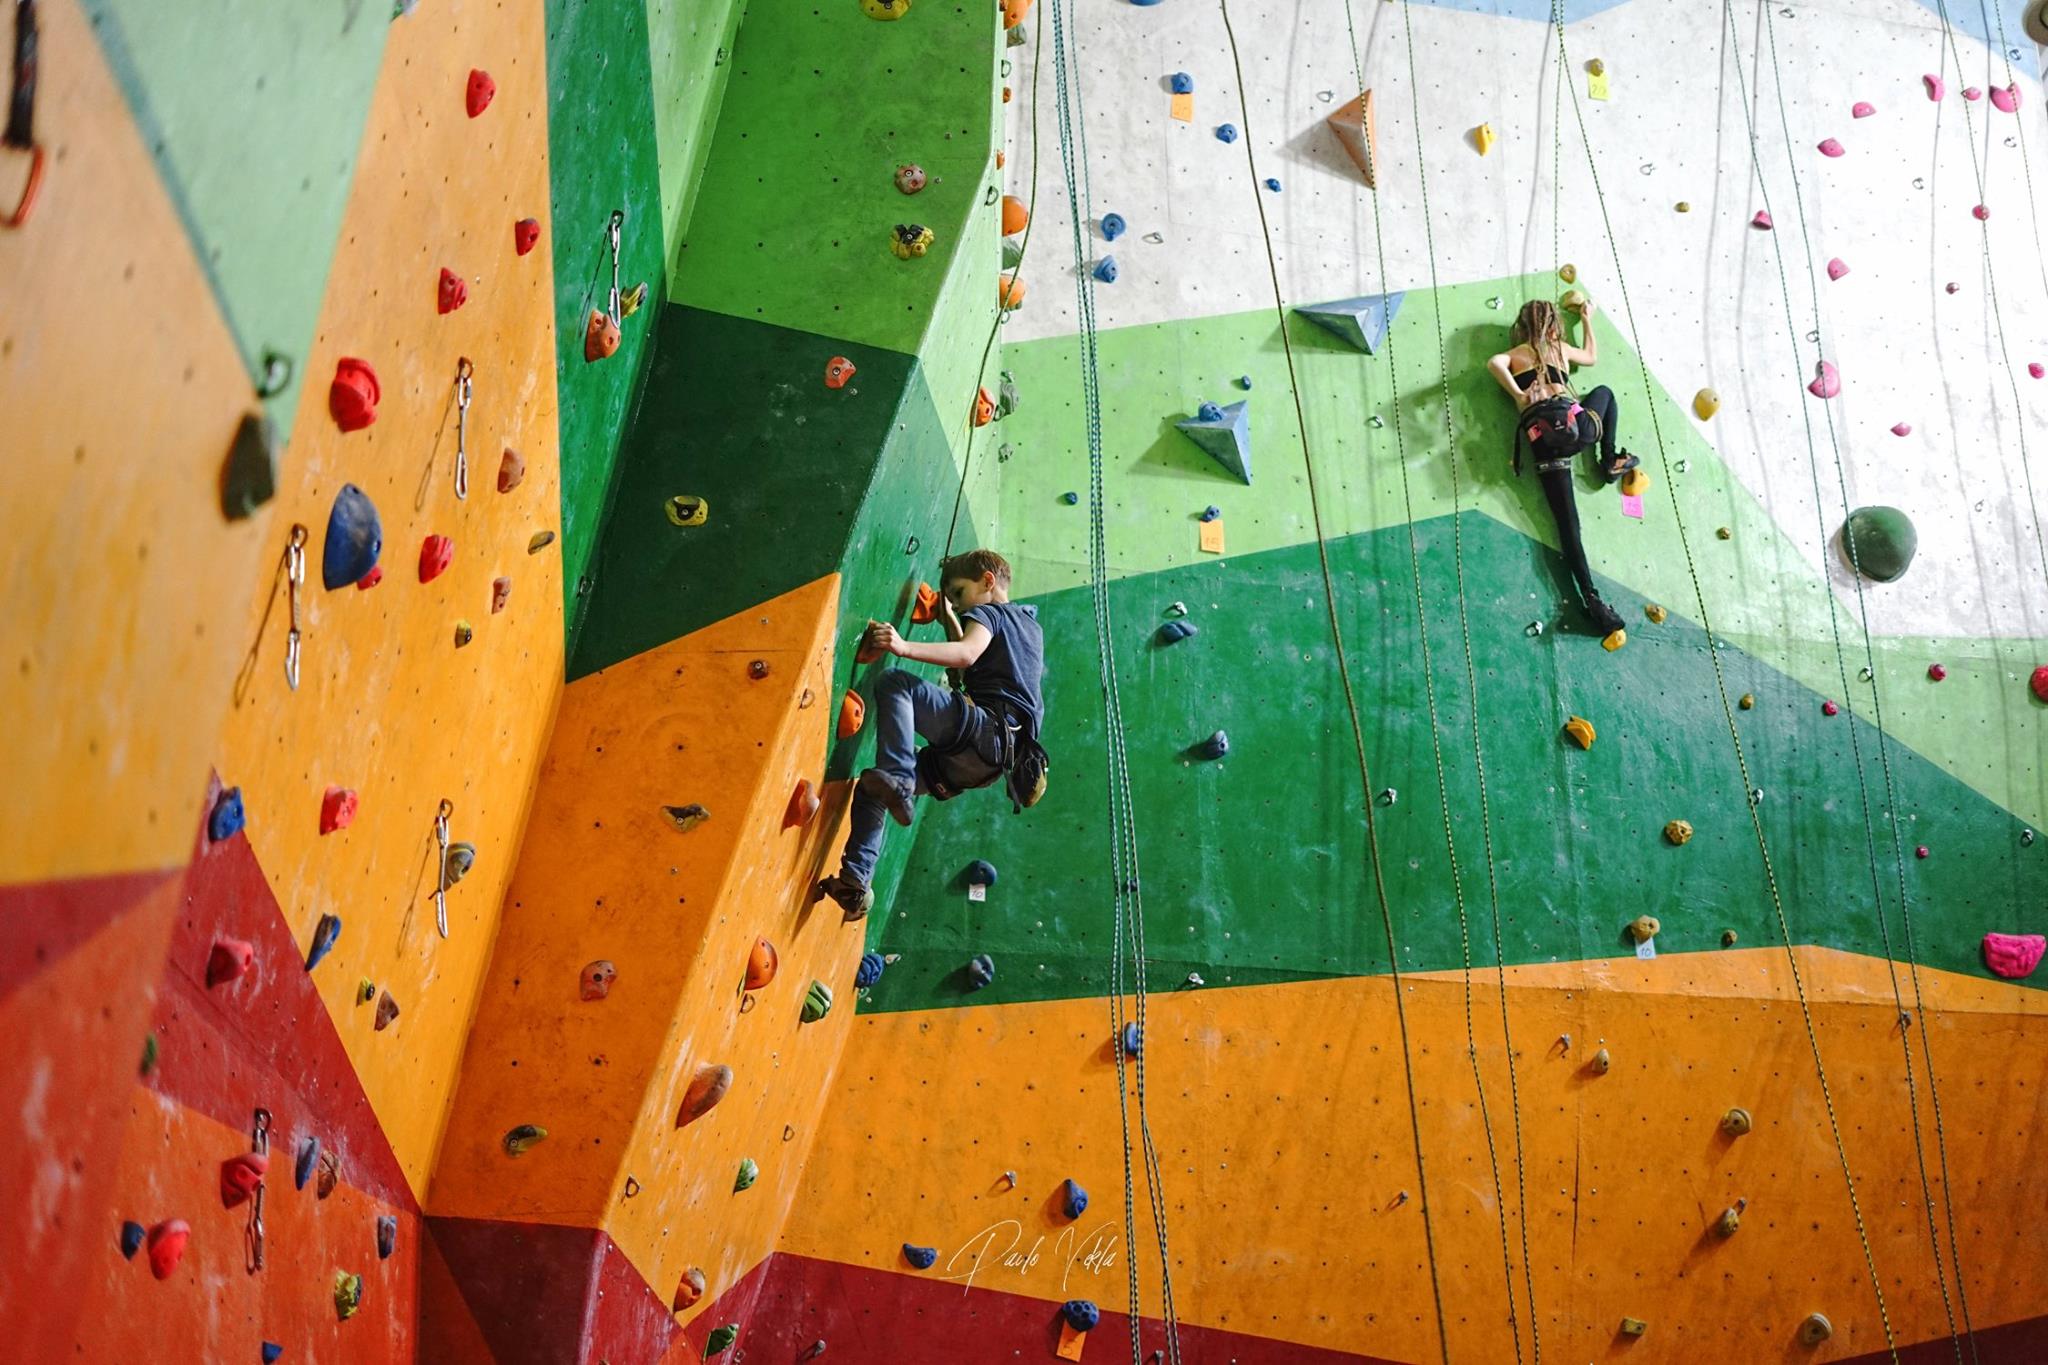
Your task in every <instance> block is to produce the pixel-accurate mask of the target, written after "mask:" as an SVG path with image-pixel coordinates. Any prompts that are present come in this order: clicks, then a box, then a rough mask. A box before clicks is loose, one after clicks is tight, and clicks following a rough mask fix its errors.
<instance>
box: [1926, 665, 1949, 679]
mask: <svg viewBox="0 0 2048 1365" xmlns="http://www.w3.org/2000/svg"><path fill="white" fill-rule="evenodd" d="M1927 676H1928V677H1929V678H1932V679H1933V680H1934V681H1935V682H1940V681H1941V680H1942V679H1943V678H1946V677H1947V676H1948V670H1947V669H1946V668H1943V667H1942V666H1941V665H1940V664H1929V665H1927Z"/></svg>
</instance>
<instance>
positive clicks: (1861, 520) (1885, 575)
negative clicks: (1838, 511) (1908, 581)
mask: <svg viewBox="0 0 2048 1365" xmlns="http://www.w3.org/2000/svg"><path fill="white" fill-rule="evenodd" d="M1852 540H1853V542H1854V549H1853V550H1852V549H1851V548H1850V546H1851V542H1852ZM1919 548H1920V533H1919V532H1918V531H1916V530H1914V529H1913V520H1912V518H1911V517H1908V516H1907V515H1906V514H1905V513H1904V512H1901V511H1900V510H1899V509H1898V508H1896V507H1859V508H1857V509H1856V510H1855V511H1853V512H1851V513H1850V514H1849V521H1848V524H1847V525H1845V526H1844V527H1843V528H1842V558H1843V559H1845V560H1847V561H1849V567H1851V568H1853V569H1860V570H1862V573H1863V576H1864V577H1865V578H1870V579H1875V580H1876V581H1877V582H1879V583H1896V582H1897V581H1898V580H1899V579H1901V578H1903V577H1905V576H1906V570H1907V568H1908V567H1910V566H1911V565H1912V563H1913V552H1914V551H1915V550H1917V549H1919Z"/></svg>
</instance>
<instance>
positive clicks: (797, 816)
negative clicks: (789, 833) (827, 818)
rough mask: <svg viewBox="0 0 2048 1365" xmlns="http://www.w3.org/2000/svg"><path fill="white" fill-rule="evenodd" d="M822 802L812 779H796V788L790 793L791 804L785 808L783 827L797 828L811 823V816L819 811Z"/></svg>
mask: <svg viewBox="0 0 2048 1365" xmlns="http://www.w3.org/2000/svg"><path fill="white" fill-rule="evenodd" d="M820 804H821V803H820V802H819V800H818V793H817V791H816V789H815V788H813V787H812V786H811V779H810V778H808V777H799V778H798V779H797V780H796V790H795V791H793V792H791V793H790V794H789V805H787V806H786V807H784V808H783V811H782V827H783V828H784V829H795V828H797V827H798V826H800V825H807V824H809V823H810V822H811V817H812V816H813V815H816V814H817V813H818V806H819V805H820Z"/></svg>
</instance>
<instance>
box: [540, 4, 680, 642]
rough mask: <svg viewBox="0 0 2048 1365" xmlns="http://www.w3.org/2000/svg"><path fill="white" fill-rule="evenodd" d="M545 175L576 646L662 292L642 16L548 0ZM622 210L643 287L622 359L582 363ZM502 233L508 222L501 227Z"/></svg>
mask: <svg viewBox="0 0 2048 1365" xmlns="http://www.w3.org/2000/svg"><path fill="white" fill-rule="evenodd" d="M547 14H548V170H549V175H548V179H549V188H550V190H551V192H552V196H553V201H554V208H553V215H552V222H553V227H552V229H551V230H552V232H553V235H554V260H555V329H556V336H555V392H556V401H557V403H558V404H559V406H560V411H561V418H560V432H561V441H562V590H563V593H564V596H565V598H566V600H565V602H564V604H563V605H564V613H563V614H564V617H565V619H566V620H567V621H568V623H569V627H568V629H569V640H570V647H571V649H572V650H573V648H574V646H575V640H576V636H577V633H578V631H579V629H580V623H579V620H578V616H579V612H578V606H579V603H578V600H577V598H578V591H577V589H578V583H579V581H580V580H581V578H582V577H583V575H584V574H585V572H586V571H587V567H588V565H589V562H590V557H591V552H592V550H593V548H594V547H595V545H596V543H597V536H598V530H599V527H600V526H601V524H602V523H603V520H604V506H605V495H606V490H607V488H608V487H609V485H610V482H611V474H612V460H613V455H614V452H615V451H616V450H617V448H618V444H619V438H620V433H621V432H622V431H623V430H624V429H625V424H626V416H627V409H628V406H629V404H630V402H631V400H632V396H633V391H634V386H635V383H636V381H637V379H638V377H639V373H640V365H641V360H642V352H643V350H644V348H645V346H646V344H647V337H648V332H649V330H650V329H651V328H652V327H653V325H654V323H655V321H656V319H657V318H658V317H659V315H660V309H659V308H658V307H656V306H655V305H656V303H657V302H658V301H659V300H660V299H662V298H663V297H664V296H665V294H666V286H667V281H666V280H665V279H664V277H663V273H662V270H663V266H662V263H663V261H664V259H665V256H666V251H665V248H664V245H663V229H662V222H661V181H660V176H659V172H658V168H657V164H656V159H655V157H656V153H655V141H654V106H653V102H652V100H651V98H650V93H649V92H650V77H649V72H648V58H647V11H646V9H645V7H644V6H642V5H640V4H637V3H626V2H624V0H548V10H547ZM620 208H622V209H624V210H625V211H626V222H625V227H624V229H623V232H622V234H621V238H620V252H619V285H620V287H621V288H622V289H631V288H632V287H633V286H634V285H635V284H637V283H639V282H641V281H643V280H644V281H645V282H646V284H647V287H648V291H649V298H648V305H647V306H646V307H645V308H642V309H641V310H640V311H639V312H638V313H636V314H635V315H634V316H632V317H630V318H627V319H626V320H625V325H624V326H623V328H622V329H621V331H622V332H623V339H622V340H621V342H620V345H619V349H618V353H617V354H616V355H613V356H612V357H611V358H610V359H608V360H601V361H597V362H595V363H589V362H586V361H585V360H584V359H583V328H584V321H585V319H587V318H588V317H589V316H590V310H591V309H593V308H603V307H604V306H605V304H606V300H607V297H608V295H609V293H610V290H611V282H612V273H611V249H610V247H609V245H608V244H607V242H606V240H605V225H606V223H607V222H608V221H609V220H610V218H611V214H612V210H613V209H620ZM505 230H506V231H507V232H510V231H511V230H512V225H511V223H510V222H507V223H506V225H505Z"/></svg>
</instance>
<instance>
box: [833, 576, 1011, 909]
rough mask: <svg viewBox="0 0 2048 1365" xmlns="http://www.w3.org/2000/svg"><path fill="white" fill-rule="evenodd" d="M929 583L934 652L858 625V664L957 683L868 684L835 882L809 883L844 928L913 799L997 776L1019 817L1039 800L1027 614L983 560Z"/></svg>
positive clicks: (887, 679) (906, 679)
mask: <svg viewBox="0 0 2048 1365" xmlns="http://www.w3.org/2000/svg"><path fill="white" fill-rule="evenodd" d="M939 580H940V583H941V585H942V586H941V593H940V596H939V600H938V602H937V603H936V604H935V607H934V615H935V617H936V619H937V620H938V622H939V624H940V625H941V626H943V627H944V628H945V632H946V639H945V642H944V643H943V644H941V643H932V644H922V643H919V642H918V641H915V640H906V639H904V638H903V637H902V636H901V635H898V634H897V633H896V628H895V627H894V626H891V625H890V624H889V623H888V622H886V621H870V622H868V628H867V633H866V634H865V635H863V636H862V638H861V655H862V657H864V658H873V657H876V656H879V655H882V654H894V655H895V656H896V657H897V658H899V659H908V660H910V661H911V662H912V663H920V664H937V665H938V666H940V667H942V668H945V669H947V670H949V672H951V673H952V674H953V676H954V677H955V678H957V679H958V684H957V685H958V688H959V690H957V691H952V692H949V691H947V690H946V689H944V688H942V687H939V686H938V685H937V684H935V683H932V682H928V681H926V680H925V679H923V678H921V677H919V676H918V675H917V674H915V673H910V672H907V671H905V670H903V669H900V668H891V669H887V670H884V672H883V673H882V675H881V676H880V677H879V678H877V679H875V689H874V691H875V701H874V715H875V766H874V767H872V768H869V769H868V770H866V771H865V772H863V773H862V774H861V775H860V781H859V782H858V783H857V784H856V785H855V788H854V793H853V828H852V830H851V832H850V833H848V835H847V836H846V851H845V852H844V853H843V854H841V855H840V862H839V874H838V875H837V876H834V877H827V878H825V880H823V881H821V882H819V883H818V885H817V888H816V890H815V891H814V892H813V893H812V896H811V899H812V900H813V901H818V900H822V899H824V898H825V897H826V896H830V897H831V898H832V899H833V900H835V901H837V902H839V906H840V908H841V909H842V910H844V911H845V912H846V918H847V919H848V920H849V921H852V920H857V919H860V918H862V917H863V916H865V915H866V914H867V912H868V908H869V907H870V906H871V905H873V904H874V899H875V897H874V892H873V891H872V890H871V889H870V887H871V886H872V884H873V881H874V874H875V860H876V859H877V858H878V857H880V856H881V852H882V819H883V816H884V815H885V814H886V815H887V816H888V817H889V818H891V819H893V820H895V821H896V823H897V824H899V825H908V824H909V823H910V818H911V805H912V802H914V801H915V800H916V798H917V797H918V796H920V795H923V794H925V793H930V794H931V795H932V796H933V797H934V798H936V799H937V800H940V801H947V800H951V799H952V798H953V797H955V796H957V795H959V794H960V793H961V792H963V791H972V790H974V789H975V788H976V787H988V786H993V785H994V784H995V783H996V782H997V781H998V780H999V779H1002V778H1004V777H1006V776H1007V777H1008V779H1009V788H1010V798H1011V801H1012V802H1013V803H1014V804H1015V806H1016V808H1017V809H1019V810H1021V809H1022V808H1024V807H1025V806H1030V805H1035V804H1037V801H1038V798H1039V796H1040V795H1042V794H1043V793H1044V791H1045V769H1046V761H1045V750H1044V749H1042V748H1040V747H1039V744H1038V730H1039V722H1040V721H1041V720H1043V719H1044V716H1045V702H1044V700H1043V698H1042V697H1041V696H1040V693H1039V681H1040V679H1041V678H1042V677H1043V676H1044V673H1045V637H1044V635H1043V634H1042V633H1040V631H1039V628H1038V609H1037V608H1036V607H1030V606H1018V605H1016V604H1014V603H1012V602H1011V601H1010V566H1009V564H1008V563H1006V562H1005V561H1004V559H1003V557H1002V556H1001V555H999V554H997V553H996V552H995V551H993V550H969V551H967V552H966V553H965V554H958V555H954V556H953V557H952V558H951V559H948V560H947V561H945V563H943V564H941V565H940V566H939ZM919 737H922V738H923V739H924V741H925V746H924V748H922V749H919V748H918V747H917V743H916V741H917V739H918V738H919Z"/></svg>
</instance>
